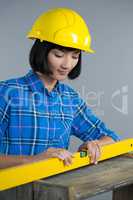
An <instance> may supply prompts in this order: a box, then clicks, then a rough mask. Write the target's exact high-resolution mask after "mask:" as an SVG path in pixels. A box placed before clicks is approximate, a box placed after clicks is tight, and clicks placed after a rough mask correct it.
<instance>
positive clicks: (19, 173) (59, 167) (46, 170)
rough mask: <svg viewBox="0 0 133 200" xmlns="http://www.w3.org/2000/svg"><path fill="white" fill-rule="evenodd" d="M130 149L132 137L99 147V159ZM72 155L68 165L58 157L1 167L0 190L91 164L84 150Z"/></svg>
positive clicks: (132, 144) (131, 148)
mask: <svg viewBox="0 0 133 200" xmlns="http://www.w3.org/2000/svg"><path fill="white" fill-rule="evenodd" d="M132 151H133V138H131V139H125V140H122V141H119V142H116V143H113V144H109V145H105V146H102V147H101V157H100V159H99V161H102V160H106V159H109V158H112V157H115V156H118V155H121V154H125V153H128V152H132ZM73 156H74V158H73V163H72V164H71V165H70V166H64V164H63V162H62V161H61V160H59V159H58V158H50V159H47V160H44V161H38V162H33V163H29V164H25V165H19V166H15V167H10V168H6V169H1V170H0V191H2V190H5V189H9V188H12V187H15V186H19V185H22V184H25V183H29V182H32V181H35V180H38V179H42V178H46V177H49V176H52V175H55V174H59V173H62V172H66V171H69V170H72V169H76V168H79V167H83V166H86V165H89V164H91V163H90V158H89V157H88V155H87V153H86V152H78V153H74V154H73Z"/></svg>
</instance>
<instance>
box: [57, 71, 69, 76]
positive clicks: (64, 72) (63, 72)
mask: <svg viewBox="0 0 133 200" xmlns="http://www.w3.org/2000/svg"><path fill="white" fill-rule="evenodd" d="M58 72H59V73H60V74H61V75H65V74H67V73H68V71H64V70H58Z"/></svg>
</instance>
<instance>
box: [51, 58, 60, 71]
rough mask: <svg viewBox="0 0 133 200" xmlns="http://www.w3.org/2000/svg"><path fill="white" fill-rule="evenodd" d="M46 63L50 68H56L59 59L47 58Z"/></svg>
mask: <svg viewBox="0 0 133 200" xmlns="http://www.w3.org/2000/svg"><path fill="white" fill-rule="evenodd" d="M48 65H49V67H50V69H51V70H56V69H57V68H58V67H59V65H60V60H59V59H56V58H52V59H48Z"/></svg>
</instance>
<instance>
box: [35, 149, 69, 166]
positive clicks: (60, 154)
mask: <svg viewBox="0 0 133 200" xmlns="http://www.w3.org/2000/svg"><path fill="white" fill-rule="evenodd" d="M36 156H37V155H36ZM38 156H39V160H43V159H46V158H59V159H60V160H62V161H63V162H64V164H65V165H71V164H72V158H73V154H72V153H71V152H69V151H67V150H65V149H62V148H49V149H47V151H46V152H43V153H41V154H39V155H38Z"/></svg>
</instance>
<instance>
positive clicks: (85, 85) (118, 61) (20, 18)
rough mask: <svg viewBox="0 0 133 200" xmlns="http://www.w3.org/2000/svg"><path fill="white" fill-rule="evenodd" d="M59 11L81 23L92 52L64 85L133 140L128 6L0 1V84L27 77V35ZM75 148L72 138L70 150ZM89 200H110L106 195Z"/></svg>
mask: <svg viewBox="0 0 133 200" xmlns="http://www.w3.org/2000/svg"><path fill="white" fill-rule="evenodd" d="M58 6H60V7H61V6H66V7H70V8H72V9H75V10H77V11H78V12H79V13H80V14H81V15H82V16H83V17H84V19H85V20H86V22H87V24H88V25H89V27H90V32H91V35H92V47H93V49H94V50H95V51H96V53H95V54H93V55H88V54H85V53H84V54H83V69H82V74H81V76H80V78H78V79H77V80H74V81H66V82H67V83H68V84H71V85H72V86H73V87H74V88H75V89H76V90H78V91H79V93H80V94H81V96H82V97H83V98H84V99H85V100H86V102H87V103H88V105H89V106H90V107H91V108H92V109H93V111H94V112H95V113H96V114H97V115H98V116H99V117H100V118H101V119H103V120H104V121H105V122H106V124H107V125H108V127H109V128H111V129H113V130H115V131H116V132H117V133H119V134H120V136H121V138H128V137H133V133H132V130H133V126H132V119H133V109H132V101H133V93H132V91H133V84H132V73H133V70H132V63H133V56H132V55H133V0H93V1H92V0H82V1H81V0H67V1H65V0H63V1H59V0H23V1H20V0H12V1H10V0H4V1H3V0H0V66H1V67H0V68H1V73H0V80H4V79H9V78H13V77H18V76H21V75H24V74H25V73H27V71H28V70H29V64H28V54H29V50H30V48H31V46H32V44H33V41H30V40H28V39H27V38H26V34H27V32H28V31H29V29H30V27H31V25H32V23H33V22H34V20H35V19H36V17H37V16H38V15H40V13H41V12H43V11H46V10H47V9H49V8H51V7H58ZM79 144H80V141H79V140H78V139H76V138H72V140H71V146H70V150H71V151H75V150H76V149H77V147H78V145H79ZM92 199H93V200H94V199H95V200H96V199H97V200H100V199H101V200H104V199H111V193H107V194H104V195H101V196H97V197H93V198H92Z"/></svg>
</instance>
